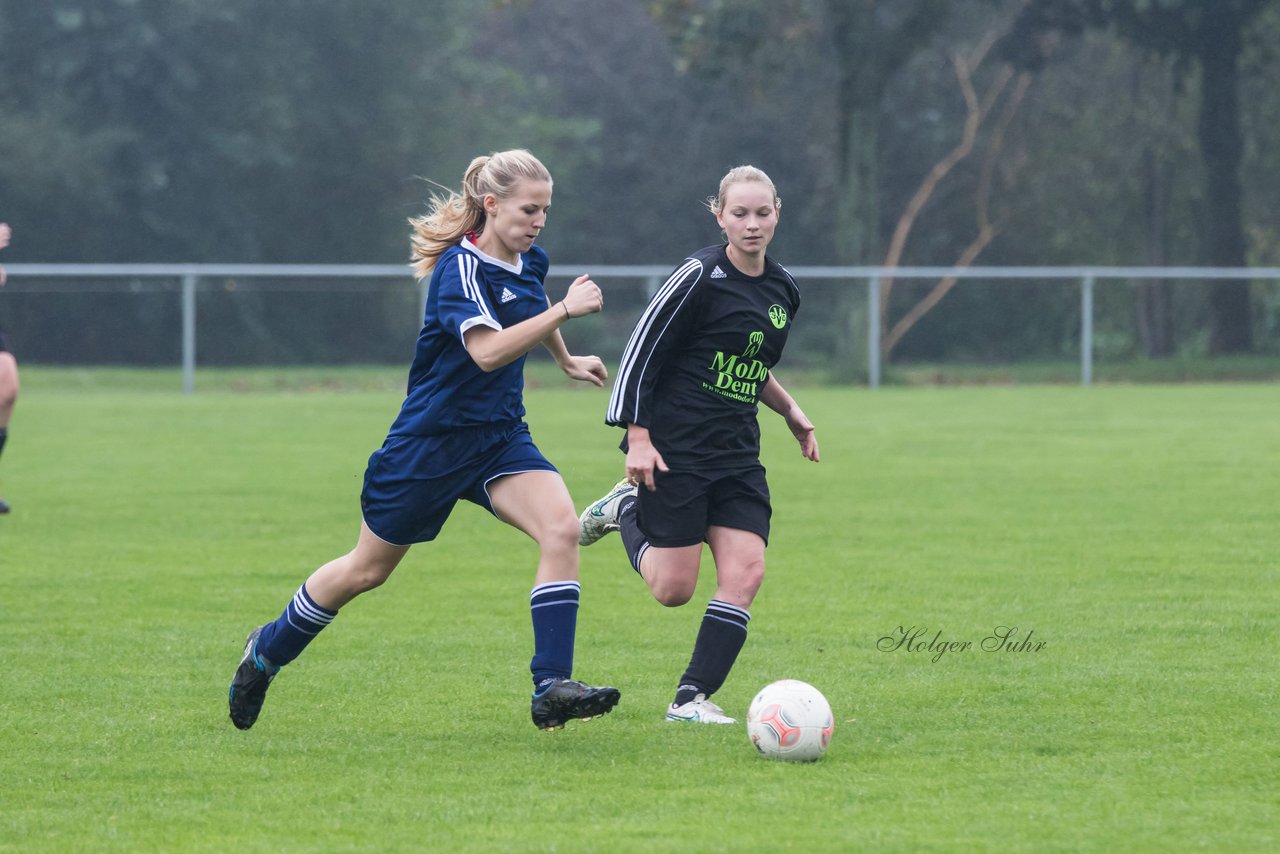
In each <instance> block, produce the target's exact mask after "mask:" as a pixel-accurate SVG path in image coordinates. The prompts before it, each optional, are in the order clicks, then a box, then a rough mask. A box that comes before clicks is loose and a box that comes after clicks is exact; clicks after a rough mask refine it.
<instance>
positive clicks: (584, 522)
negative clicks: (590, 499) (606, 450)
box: [578, 480, 636, 546]
mask: <svg viewBox="0 0 1280 854" xmlns="http://www.w3.org/2000/svg"><path fill="white" fill-rule="evenodd" d="M635 494H636V488H635V485H634V484H632V483H631V481H629V480H620V481H618V482H617V483H615V484H614V485H613V489H611V490H609V494H608V495H606V496H605V497H604V498H601V499H600V500H599V501H597V502H595V503H594V504H592V505H591V506H590V507H588V508H587V509H586V510H583V511H582V515H581V516H579V517H578V526H579V528H578V545H580V546H589V545H591V544H592V543H594V542H595V541H596V540H598V539H600V538H601V537H603V536H604V535H605V534H608V533H610V532H611V531H616V530H618V527H619V526H618V507H619V506H620V505H621V504H622V499H624V498H626V497H627V496H628V495H635Z"/></svg>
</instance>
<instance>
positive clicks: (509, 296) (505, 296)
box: [498, 288, 772, 310]
mask: <svg viewBox="0 0 1280 854" xmlns="http://www.w3.org/2000/svg"><path fill="white" fill-rule="evenodd" d="M515 298H516V295H515V294H513V293H511V289H510V288H503V289H502V296H500V297H498V301H499V302H501V303H502V304H503V305H506V304H507V303H509V302H511V301H512V300H513V299H515ZM771 310H772V309H771Z"/></svg>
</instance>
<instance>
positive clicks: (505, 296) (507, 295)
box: [498, 288, 516, 305]
mask: <svg viewBox="0 0 1280 854" xmlns="http://www.w3.org/2000/svg"><path fill="white" fill-rule="evenodd" d="M515 298H516V295H515V294H513V293H511V289H510V288H503V289H502V296H501V297H499V298H498V299H499V301H500V302H501V303H502V304H503V305H506V304H507V303H509V302H511V301H512V300H513V299H515Z"/></svg>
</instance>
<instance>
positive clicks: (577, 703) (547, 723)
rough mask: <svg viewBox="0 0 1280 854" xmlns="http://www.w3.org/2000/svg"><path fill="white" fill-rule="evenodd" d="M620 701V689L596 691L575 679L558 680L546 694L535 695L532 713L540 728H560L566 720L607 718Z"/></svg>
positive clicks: (596, 689)
mask: <svg viewBox="0 0 1280 854" xmlns="http://www.w3.org/2000/svg"><path fill="white" fill-rule="evenodd" d="M621 698H622V692H621V691H619V690H618V689H617V688H593V687H592V686H590V685H583V684H582V683H581V682H575V681H573V680H572V679H557V680H556V681H555V682H553V683H551V684H550V685H549V686H547V689H546V690H545V691H543V692H541V693H539V694H534V695H533V699H532V700H531V701H530V703H529V711H530V714H531V715H532V717H533V725H534V726H536V727H537V728H538V729H542V730H552V729H560V728H561V727H563V726H564V722H565V721H567V720H571V719H574V718H577V719H579V720H584V721H585V720H590V719H591V718H594V717H598V716H600V715H607V714H608V713H609V712H611V711H613V707H614V706H616V705H618V700H620V699H621Z"/></svg>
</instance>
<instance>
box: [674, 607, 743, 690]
mask: <svg viewBox="0 0 1280 854" xmlns="http://www.w3.org/2000/svg"><path fill="white" fill-rule="evenodd" d="M750 621H751V614H750V613H749V612H748V611H747V609H746V608H739V607H738V606H737V605H730V604H729V603H728V602H721V601H720V600H719V599H712V600H711V601H710V602H708V603H707V611H706V613H705V614H703V615H702V626H701V627H700V628H699V629H698V639H697V640H696V641H695V642H694V644H693V656H692V657H691V658H690V659H689V667H688V669H686V670H685V672H684V675H683V676H681V677H680V687H679V688H677V689H676V698H675V704H676V705H677V706H682V705H684V704H685V703H687V702H689V701H690V700H692V699H694V698H695V697H696V696H697V695H699V694H703V695H705V696H707V697H710V696H711V695H712V694H714V693H715V692H716V691H719V690H720V686H721V685H723V684H724V680H725V679H726V678H728V676H729V671H730V670H732V669H733V663H734V662H735V661H737V660H738V653H739V652H741V651H742V645H743V644H744V643H746V641H747V623H748V622H750Z"/></svg>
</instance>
